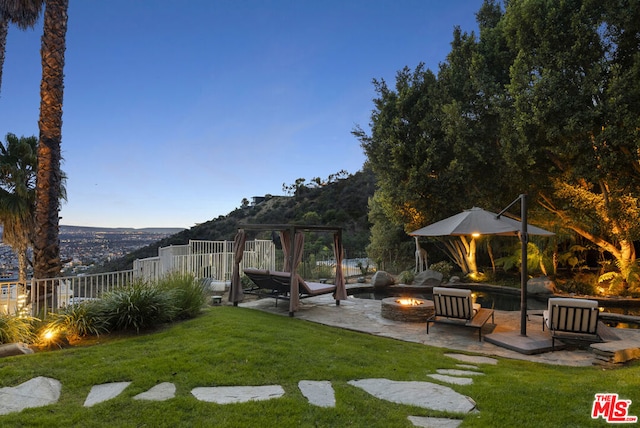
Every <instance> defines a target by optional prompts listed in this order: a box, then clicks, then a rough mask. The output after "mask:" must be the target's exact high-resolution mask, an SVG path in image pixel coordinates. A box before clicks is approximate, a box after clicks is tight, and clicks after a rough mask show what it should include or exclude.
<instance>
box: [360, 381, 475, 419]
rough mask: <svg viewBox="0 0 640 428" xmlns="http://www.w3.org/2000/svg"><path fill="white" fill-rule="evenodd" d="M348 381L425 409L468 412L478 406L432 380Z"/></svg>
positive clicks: (372, 392)
mask: <svg viewBox="0 0 640 428" xmlns="http://www.w3.org/2000/svg"><path fill="white" fill-rule="evenodd" d="M348 383H349V385H352V386H355V387H357V388H361V389H363V390H364V391H366V392H368V393H369V394H371V395H373V396H374V397H376V398H380V399H381V400H387V401H391V402H392V403H399V404H408V405H412V406H419V407H422V408H425V409H431V410H440V411H443V412H444V411H448V412H458V413H468V412H470V411H472V410H473V409H474V408H475V406H476V403H475V402H474V401H473V400H472V399H471V398H470V397H467V396H466V395H462V394H460V393H458V392H456V391H454V390H453V389H451V388H449V387H447V386H443V385H438V384H435V383H431V382H418V381H393V380H389V379H361V380H351V381H349V382H348Z"/></svg>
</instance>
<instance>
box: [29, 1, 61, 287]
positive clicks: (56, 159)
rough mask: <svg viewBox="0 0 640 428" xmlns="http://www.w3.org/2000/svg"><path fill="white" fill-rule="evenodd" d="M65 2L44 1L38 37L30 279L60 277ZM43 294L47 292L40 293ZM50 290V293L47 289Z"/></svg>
mask: <svg viewBox="0 0 640 428" xmlns="http://www.w3.org/2000/svg"><path fill="white" fill-rule="evenodd" d="M68 6H69V0H47V1H46V3H45V13H44V34H43V36H42V48H41V52H40V53H41V56H42V83H41V85H40V98H41V99H40V120H39V121H38V126H39V128H40V140H39V142H38V173H37V175H36V215H35V221H36V228H35V237H34V254H33V258H34V278H36V279H42V278H53V277H56V276H58V275H59V274H60V269H61V267H62V265H61V262H60V239H59V236H58V232H59V217H58V215H59V209H60V186H61V184H62V173H61V170H60V160H61V154H60V144H61V141H62V96H63V89H64V73H63V69H64V52H65V49H66V41H65V37H66V33H67V8H68ZM42 291H44V292H45V293H43V294H41V295H42V296H44V295H46V292H47V291H49V290H42ZM51 291H52V290H51Z"/></svg>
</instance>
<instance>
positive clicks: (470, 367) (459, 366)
mask: <svg viewBox="0 0 640 428" xmlns="http://www.w3.org/2000/svg"><path fill="white" fill-rule="evenodd" d="M456 367H458V368H461V369H469V370H479V369H478V366H473V365H471V364H456Z"/></svg>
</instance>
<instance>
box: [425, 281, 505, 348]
mask: <svg viewBox="0 0 640 428" xmlns="http://www.w3.org/2000/svg"><path fill="white" fill-rule="evenodd" d="M433 307H434V313H433V315H432V316H431V317H430V318H428V319H427V334H429V323H447V324H455V325H460V326H464V327H471V328H475V329H478V340H480V341H482V327H484V325H485V324H486V323H487V321H488V320H489V318H491V323H493V322H494V314H493V309H484V308H481V307H480V305H479V304H477V303H473V297H472V296H471V290H461V289H457V288H445V287H433Z"/></svg>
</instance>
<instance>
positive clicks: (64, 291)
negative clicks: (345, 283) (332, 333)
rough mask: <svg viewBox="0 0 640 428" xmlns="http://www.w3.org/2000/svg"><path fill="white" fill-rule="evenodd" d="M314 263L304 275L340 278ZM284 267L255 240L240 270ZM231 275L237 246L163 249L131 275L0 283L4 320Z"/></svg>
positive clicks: (352, 270) (354, 272) (352, 269)
mask: <svg viewBox="0 0 640 428" xmlns="http://www.w3.org/2000/svg"><path fill="white" fill-rule="evenodd" d="M309 259H311V260H313V262H312V264H313V266H312V267H310V268H309V269H307V267H309V262H305V260H304V259H303V263H302V265H303V266H301V267H300V273H301V275H303V276H305V275H313V274H315V273H317V272H323V273H326V274H327V276H331V275H333V274H334V273H335V259H333V258H331V257H330V256H327V257H324V258H320V257H318V258H317V257H315V256H313V257H309V258H308V260H309ZM282 262H283V260H282V251H276V249H275V245H274V244H273V242H272V241H267V240H254V241H248V242H246V243H245V251H244V256H243V259H242V263H241V266H240V269H241V270H242V269H244V268H247V267H253V268H259V269H270V270H277V269H280V270H282ZM305 263H306V266H305ZM363 266H365V267H366V266H370V269H374V267H373V264H372V263H371V262H370V260H368V259H366V258H352V259H345V260H344V261H343V263H342V269H343V273H344V275H345V277H352V276H360V275H361V274H362V268H363ZM232 269H233V242H232V241H189V244H187V245H172V246H169V247H163V248H159V249H158V256H157V257H149V258H146V259H138V260H135V261H134V263H133V269H131V270H126V271H120V272H108V273H97V274H81V275H78V276H65V277H59V278H51V279H40V280H34V279H31V280H29V281H28V282H27V283H26V284H20V283H18V282H15V281H14V282H0V314H2V313H4V314H25V315H26V314H31V315H34V316H43V315H46V314H47V313H49V312H51V311H53V310H55V309H58V308H62V307H65V306H67V305H70V304H74V303H79V302H82V301H84V300H89V299H99V298H100V297H101V296H102V294H103V293H105V292H108V291H111V290H113V289H115V288H119V287H123V286H126V285H127V284H129V283H131V282H132V281H135V280H141V281H144V282H155V281H157V280H159V279H161V278H162V277H164V276H166V275H167V274H169V273H173V272H175V273H178V274H189V275H193V276H194V277H195V278H197V279H199V280H203V281H207V282H208V284H210V285H211V286H213V285H219V286H221V287H227V286H228V284H229V282H230V281H231V275H232ZM307 270H308V272H307ZM313 271H316V272H313ZM332 272H333V273H332ZM311 278H313V277H311ZM215 283H217V284H215ZM222 289H223V290H224V288H222Z"/></svg>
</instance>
